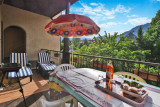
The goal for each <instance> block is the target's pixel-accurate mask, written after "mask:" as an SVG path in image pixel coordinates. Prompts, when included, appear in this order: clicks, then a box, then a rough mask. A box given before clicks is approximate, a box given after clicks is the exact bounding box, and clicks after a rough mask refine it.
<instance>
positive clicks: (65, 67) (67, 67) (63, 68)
mask: <svg viewBox="0 0 160 107" xmlns="http://www.w3.org/2000/svg"><path fill="white" fill-rule="evenodd" d="M70 69H76V67H75V66H73V65H71V64H61V65H59V66H57V67H56V69H55V70H54V72H53V73H57V72H58V71H66V70H70ZM53 73H51V74H53Z"/></svg>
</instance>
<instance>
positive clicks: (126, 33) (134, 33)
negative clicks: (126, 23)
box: [123, 23, 150, 36]
mask: <svg viewBox="0 0 160 107" xmlns="http://www.w3.org/2000/svg"><path fill="white" fill-rule="evenodd" d="M140 26H141V27H142V31H143V32H145V31H146V29H147V28H148V27H149V26H150V23H146V24H144V25H139V26H136V27H134V28H132V29H131V30H129V31H126V32H124V33H123V34H124V36H127V35H129V34H131V33H132V34H133V35H135V36H137V31H138V29H139V27H140Z"/></svg>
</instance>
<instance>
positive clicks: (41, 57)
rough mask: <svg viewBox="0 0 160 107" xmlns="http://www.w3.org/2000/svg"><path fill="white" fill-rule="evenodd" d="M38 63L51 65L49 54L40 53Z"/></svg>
mask: <svg viewBox="0 0 160 107" xmlns="http://www.w3.org/2000/svg"><path fill="white" fill-rule="evenodd" d="M38 62H39V63H41V64H49V63H50V55H49V53H38Z"/></svg>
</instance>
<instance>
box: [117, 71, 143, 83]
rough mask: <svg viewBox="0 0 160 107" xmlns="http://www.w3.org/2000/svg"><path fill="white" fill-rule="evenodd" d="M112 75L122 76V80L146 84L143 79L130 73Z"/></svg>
mask: <svg viewBox="0 0 160 107" xmlns="http://www.w3.org/2000/svg"><path fill="white" fill-rule="evenodd" d="M114 75H122V76H123V77H124V78H128V79H131V80H135V81H139V82H141V83H145V84H146V81H145V80H144V79H142V78H141V77H139V76H137V75H135V74H132V73H128V72H116V73H114Z"/></svg>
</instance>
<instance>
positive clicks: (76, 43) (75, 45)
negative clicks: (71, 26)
mask: <svg viewBox="0 0 160 107" xmlns="http://www.w3.org/2000/svg"><path fill="white" fill-rule="evenodd" d="M80 41H81V40H80V38H73V39H72V41H71V44H70V47H72V46H71V45H72V43H73V50H77V48H79V46H80Z"/></svg>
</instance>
